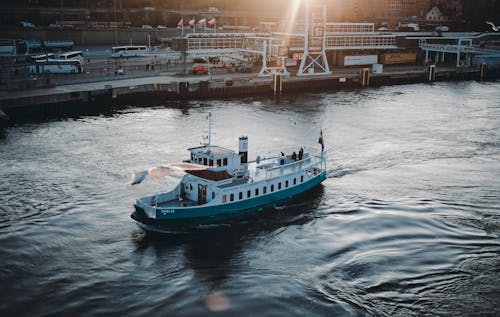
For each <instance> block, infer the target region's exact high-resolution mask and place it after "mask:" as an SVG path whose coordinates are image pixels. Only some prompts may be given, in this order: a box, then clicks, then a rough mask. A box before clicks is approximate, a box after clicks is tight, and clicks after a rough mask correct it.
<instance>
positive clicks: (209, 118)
mask: <svg viewBox="0 0 500 317" xmlns="http://www.w3.org/2000/svg"><path fill="white" fill-rule="evenodd" d="M207 119H208V144H206V145H207V147H208V152H209V153H210V146H211V143H212V113H211V112H209V113H208V116H207Z"/></svg>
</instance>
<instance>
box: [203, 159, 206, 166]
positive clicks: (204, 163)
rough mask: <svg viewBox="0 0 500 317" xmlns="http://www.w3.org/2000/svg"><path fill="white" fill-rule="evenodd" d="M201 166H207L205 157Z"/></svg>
mask: <svg viewBox="0 0 500 317" xmlns="http://www.w3.org/2000/svg"><path fill="white" fill-rule="evenodd" d="M203 165H207V158H206V157H204V158H203Z"/></svg>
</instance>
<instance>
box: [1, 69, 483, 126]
mask: <svg viewBox="0 0 500 317" xmlns="http://www.w3.org/2000/svg"><path fill="white" fill-rule="evenodd" d="M365 76H366V74H365ZM480 76H481V74H480V70H479V69H473V68H449V69H435V70H433V72H430V71H429V68H425V67H422V68H421V69H420V70H413V71H408V70H404V71H403V70H399V71H398V70H397V69H394V70H392V71H387V72H384V73H382V74H369V75H368V78H365V77H364V76H363V74H362V72H360V73H356V74H352V73H351V74H335V73H334V74H333V75H322V76H308V77H282V78H278V77H279V76H278V77H276V76H273V77H271V78H269V77H268V78H257V77H248V75H247V76H246V77H238V76H233V77H227V76H226V77H222V76H221V77H218V78H210V77H208V76H204V77H196V76H170V77H168V76H158V77H149V78H131V79H127V80H121V81H111V82H95V83H86V84H80V85H64V86H60V87H56V88H51V89H38V90H33V91H18V92H15V93H10V94H8V95H2V96H0V102H1V103H0V109H1V110H3V111H4V112H5V113H6V114H7V115H8V116H10V117H11V118H19V117H23V116H25V115H27V114H30V115H36V114H44V113H48V112H52V111H56V112H60V111H61V112H64V111H66V110H85V109H98V108H100V107H101V108H102V107H109V106H113V105H148V104H161V103H164V102H168V101H174V100H197V99H225V98H234V97H244V96H266V95H267V96H272V95H290V94H295V93H301V92H311V91H335V90H351V89H360V88H363V87H364V88H367V87H376V86H384V85H398V84H411V83H423V82H433V81H451V80H480V79H481V77H480ZM276 80H281V81H282V82H281V83H279V82H276Z"/></svg>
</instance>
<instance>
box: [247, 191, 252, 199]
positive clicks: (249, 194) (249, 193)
mask: <svg viewBox="0 0 500 317" xmlns="http://www.w3.org/2000/svg"><path fill="white" fill-rule="evenodd" d="M251 192H252V191H251V190H247V198H250V196H251V195H252V194H251Z"/></svg>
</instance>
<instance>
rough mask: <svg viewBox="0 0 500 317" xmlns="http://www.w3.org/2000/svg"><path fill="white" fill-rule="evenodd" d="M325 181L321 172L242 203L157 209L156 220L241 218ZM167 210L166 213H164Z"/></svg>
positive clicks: (286, 199) (187, 220)
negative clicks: (282, 188)
mask: <svg viewBox="0 0 500 317" xmlns="http://www.w3.org/2000/svg"><path fill="white" fill-rule="evenodd" d="M325 179H326V172H324V171H323V172H321V173H320V174H318V175H317V176H316V177H314V178H312V179H310V180H309V181H307V182H305V183H302V184H300V185H296V186H292V187H289V188H287V189H284V190H280V191H276V192H274V193H269V194H265V195H261V196H258V197H254V198H250V199H245V200H242V201H237V202H228V203H225V204H219V205H215V206H200V207H197V208H189V209H175V208H164V209H161V208H158V209H157V210H156V220H157V221H159V222H162V223H168V222H178V221H181V222H182V221H185V222H191V221H190V220H194V219H193V218H209V219H206V220H207V222H208V221H210V222H212V221H220V220H224V219H229V218H233V217H236V216H242V215H246V214H248V213H251V212H253V211H257V210H260V209H263V208H267V207H271V206H273V205H274V204H277V203H282V202H284V201H288V200H290V199H292V198H293V197H294V196H297V195H299V194H301V193H302V192H304V191H307V190H309V189H311V188H313V187H314V186H316V185H318V184H319V183H321V182H322V181H324V180H325ZM167 210H168V212H166V211H167ZM162 211H163V212H162ZM172 211H173V212H172ZM203 222H205V221H203Z"/></svg>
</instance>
